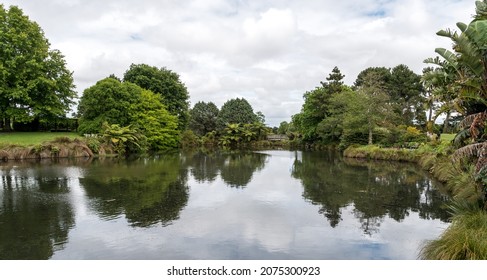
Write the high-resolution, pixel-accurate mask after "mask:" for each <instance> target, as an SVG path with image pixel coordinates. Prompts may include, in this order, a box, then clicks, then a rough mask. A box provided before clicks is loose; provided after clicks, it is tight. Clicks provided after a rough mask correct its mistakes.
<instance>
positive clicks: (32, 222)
mask: <svg viewBox="0 0 487 280" xmlns="http://www.w3.org/2000/svg"><path fill="white" fill-rule="evenodd" d="M60 170H62V169H59V168H56V167H51V166H41V165H40V164H39V163H37V164H36V163H29V164H27V166H26V164H17V165H11V164H5V165H2V166H1V168H0V174H1V185H2V189H1V190H0V201H1V205H0V259H15V260H21V259H49V258H50V257H51V256H52V255H53V252H54V251H55V250H59V249H62V248H63V246H64V244H65V243H66V242H67V236H68V232H69V230H70V228H72V227H73V226H74V211H73V208H72V206H71V204H70V202H69V199H68V196H67V193H68V192H69V186H68V181H69V179H68V178H67V177H66V175H65V174H63V173H62V172H61V171H60Z"/></svg>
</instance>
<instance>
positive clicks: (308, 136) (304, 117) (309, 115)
mask: <svg viewBox="0 0 487 280" xmlns="http://www.w3.org/2000/svg"><path fill="white" fill-rule="evenodd" d="M344 77H345V76H344V75H342V74H341V72H340V70H339V69H338V67H335V68H334V69H333V71H332V73H330V75H329V76H328V77H327V78H326V80H327V81H326V82H320V84H321V86H319V87H316V88H315V89H314V90H312V91H308V92H306V93H305V94H304V104H303V106H302V109H301V112H300V113H299V114H296V115H294V116H293V117H292V121H293V123H294V126H296V127H297V129H298V131H299V132H300V133H301V134H302V136H303V140H304V141H307V142H310V141H319V140H325V139H324V138H326V136H325V137H322V136H320V135H318V133H317V131H316V130H317V127H318V125H319V124H320V122H321V121H323V120H324V119H325V118H327V117H329V116H330V114H331V112H330V111H331V110H333V109H334V108H333V106H332V105H331V104H330V99H331V98H332V97H333V96H334V95H336V94H339V93H341V92H343V91H347V90H348V88H347V87H346V86H344V85H343V81H342V80H343V78H344Z"/></svg>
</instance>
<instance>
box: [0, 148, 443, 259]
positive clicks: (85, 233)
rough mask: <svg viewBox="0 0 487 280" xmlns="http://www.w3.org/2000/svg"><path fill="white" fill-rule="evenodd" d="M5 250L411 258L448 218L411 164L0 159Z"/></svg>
mask: <svg viewBox="0 0 487 280" xmlns="http://www.w3.org/2000/svg"><path fill="white" fill-rule="evenodd" d="M0 175H1V181H0V184H1V188H0V202H1V204H0V259H17V260H20V259H89V260H99V259H108V260H121V259H157V260H164V259H174V260H186V259H205V260H214V259H225V260H242V259H318V260H333V259H338V260H346V259H359V260H367V259H397V260H405V259H416V258H417V257H418V252H419V249H420V248H421V245H422V244H423V242H425V241H426V240H430V239H435V238H437V237H438V236H439V235H440V234H441V232H443V231H444V229H445V228H446V227H447V226H448V218H449V215H448V213H447V211H446V210H445V209H444V207H443V206H444V203H445V202H447V201H448V197H447V196H446V195H444V194H442V192H441V191H440V190H441V187H442V186H441V184H440V183H438V182H436V181H435V180H433V179H432V178H431V177H430V176H429V175H428V174H427V173H425V172H424V171H422V170H421V169H420V168H419V167H418V166H416V165H414V164H405V163H396V162H367V161H359V160H351V159H343V158H341V157H340V156H339V155H338V154H337V153H334V152H301V151H257V152H214V153H204V152H178V153H171V154H167V155H160V156H154V157H148V158H138V159H130V160H117V159H109V158H107V159H77V160H58V161H56V162H52V161H43V162H38V161H37V162H36V161H26V162H6V163H1V164H0Z"/></svg>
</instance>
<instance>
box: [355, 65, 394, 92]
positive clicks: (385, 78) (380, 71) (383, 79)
mask: <svg viewBox="0 0 487 280" xmlns="http://www.w3.org/2000/svg"><path fill="white" fill-rule="evenodd" d="M370 73H374V76H376V77H377V79H379V81H380V83H382V84H383V87H384V90H386V91H387V90H388V88H387V86H388V85H389V81H390V79H391V71H390V69H388V68H386V67H369V68H366V69H365V70H362V71H361V72H360V73H359V74H358V76H357V79H356V80H355V83H354V84H353V88H354V89H357V88H359V87H361V86H363V84H364V82H365V77H366V76H367V75H369V74H370Z"/></svg>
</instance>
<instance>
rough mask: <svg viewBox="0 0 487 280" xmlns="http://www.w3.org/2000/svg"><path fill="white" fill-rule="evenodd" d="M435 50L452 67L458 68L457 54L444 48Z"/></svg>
mask: <svg viewBox="0 0 487 280" xmlns="http://www.w3.org/2000/svg"><path fill="white" fill-rule="evenodd" d="M435 52H436V53H437V54H439V55H440V56H441V57H443V58H444V59H445V60H446V61H447V62H448V64H450V65H451V66H452V67H453V68H455V69H458V60H457V56H456V55H455V54H454V53H452V52H451V51H449V50H447V49H445V48H436V49H435Z"/></svg>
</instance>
